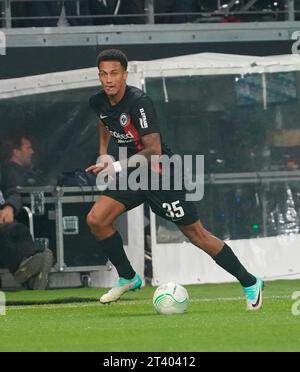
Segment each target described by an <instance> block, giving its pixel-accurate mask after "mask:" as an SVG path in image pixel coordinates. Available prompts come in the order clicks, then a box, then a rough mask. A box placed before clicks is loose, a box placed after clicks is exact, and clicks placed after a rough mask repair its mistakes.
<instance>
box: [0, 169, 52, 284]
mask: <svg viewBox="0 0 300 372" xmlns="http://www.w3.org/2000/svg"><path fill="white" fill-rule="evenodd" d="M3 176H4V175H3V173H2V171H1V167H0V248H1V249H0V263H1V267H2V268H7V269H9V270H10V272H11V273H12V274H13V276H14V278H15V280H16V281H17V282H18V283H19V284H21V285H24V286H26V288H29V289H45V288H46V287H47V283H48V273H49V271H50V269H51V266H52V263H53V255H52V252H51V251H50V250H49V249H45V250H44V251H43V252H40V253H37V251H36V249H35V244H34V242H33V239H32V237H31V234H30V231H29V229H28V227H27V226H26V225H24V224H22V223H19V222H17V221H16V219H15V218H16V216H17V215H18V214H19V212H20V209H21V206H22V201H21V196H20V194H19V193H18V191H17V189H16V187H15V185H12V184H11V185H10V186H5V184H6V185H7V184H9V182H8V181H7V180H5V178H4V177H3Z"/></svg>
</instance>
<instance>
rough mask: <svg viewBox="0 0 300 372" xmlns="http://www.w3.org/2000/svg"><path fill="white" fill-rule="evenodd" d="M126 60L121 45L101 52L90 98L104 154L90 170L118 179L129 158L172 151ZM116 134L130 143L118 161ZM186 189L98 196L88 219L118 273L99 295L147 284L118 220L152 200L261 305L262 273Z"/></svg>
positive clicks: (110, 298) (105, 299)
mask: <svg viewBox="0 0 300 372" xmlns="http://www.w3.org/2000/svg"><path fill="white" fill-rule="evenodd" d="M127 64H128V62H127V57H126V55H125V54H124V53H123V52H121V51H120V50H116V49H110V50H104V51H102V52H101V53H100V54H99V55H98V58H97V67H98V69H99V80H100V82H101V85H102V89H101V90H100V92H99V93H98V94H96V95H94V96H92V97H91V98H90V105H91V107H92V109H93V110H94V111H95V112H96V114H97V116H98V117H99V118H100V123H99V159H100V160H98V162H97V164H95V165H92V166H90V167H88V168H87V169H86V171H87V172H93V173H94V174H97V175H98V177H99V176H101V177H103V179H105V177H106V179H107V178H109V177H110V178H112V179H113V178H114V179H117V180H118V178H119V182H120V178H121V176H120V175H121V174H122V172H124V170H125V169H126V170H128V173H129V174H130V164H132V163H133V162H134V161H135V160H136V159H135V158H137V156H138V155H141V156H144V158H145V159H147V162H149V163H151V157H153V156H158V157H159V156H161V155H163V154H167V155H170V152H169V150H168V149H167V148H166V146H165V145H164V144H163V142H162V140H161V135H160V132H159V128H158V125H157V120H156V113H155V109H154V107H153V104H152V101H151V99H150V98H149V97H148V96H147V95H146V94H145V93H144V92H143V91H142V90H140V89H138V88H135V87H132V86H128V85H127V83H126V80H127V75H128V72H127ZM112 137H113V138H114V139H115V140H116V141H117V142H118V145H119V146H120V147H126V148H127V150H128V158H126V159H121V160H119V161H115V162H113V160H112V159H111V157H110V156H109V155H108V154H107V148H108V144H109V142H110V139H111V138H112ZM170 177H171V178H172V177H174V175H171V176H170ZM171 183H172V182H171ZM186 193H187V192H186V190H184V189H183V190H180V191H178V190H175V189H174V188H173V189H171V190H170V191H166V190H158V191H155V190H151V189H150V190H147V191H145V190H138V191H133V190H131V189H127V190H123V189H121V188H118V187H116V188H115V189H113V188H110V187H107V188H106V190H105V191H104V192H103V193H102V195H101V196H99V198H98V199H97V201H96V203H95V204H94V206H93V207H92V209H91V211H90V213H89V214H88V216H87V223H88V225H89V227H90V229H91V232H92V234H93V235H94V236H95V238H96V239H97V240H99V241H101V246H102V249H103V251H104V253H105V254H106V256H107V257H108V258H109V260H110V261H111V263H112V264H113V265H114V266H115V268H116V269H117V272H118V275H119V279H118V281H117V283H116V284H115V285H114V287H113V288H112V289H110V290H109V291H108V292H107V293H105V294H104V295H103V296H102V297H101V298H100V302H101V303H103V304H106V303H110V302H114V301H117V300H118V299H119V298H120V297H121V296H122V295H123V294H124V293H125V292H127V291H132V290H135V289H137V288H139V287H140V286H141V284H142V281H141V278H140V277H139V275H138V274H137V273H136V272H135V271H134V269H133V267H132V266H131V264H130V262H129V260H128V258H127V256H126V253H125V250H124V248H123V242H122V238H121V236H120V234H119V233H118V231H116V229H115V228H114V227H113V223H114V221H115V220H116V218H117V217H118V216H120V215H121V214H122V213H124V212H125V211H129V210H130V209H132V208H135V207H137V206H138V205H140V204H142V203H144V202H145V201H147V202H148V203H149V205H150V207H151V209H152V210H153V212H155V213H156V214H157V215H159V216H161V217H163V218H165V219H167V220H169V221H172V222H174V223H175V224H176V225H177V226H178V228H179V229H180V230H181V231H182V232H183V234H184V235H185V236H186V237H187V238H188V239H189V240H190V241H191V243H193V244H194V245H195V246H197V247H198V248H200V249H202V250H203V251H205V252H206V253H207V254H209V255H210V256H211V257H212V258H213V260H214V261H215V262H216V263H217V264H218V265H219V266H221V267H222V268H223V269H225V270H226V271H227V272H229V273H230V274H231V275H233V276H234V277H236V278H237V280H238V281H239V282H240V283H241V285H242V287H243V289H244V292H245V296H246V302H247V309H249V310H257V309H259V308H260V307H261V306H262V290H263V287H264V283H263V281H262V279H261V278H259V277H255V276H253V275H252V274H250V273H249V272H248V271H247V270H246V269H245V268H244V266H243V265H242V264H241V262H240V261H239V260H238V258H237V257H236V256H235V254H234V253H233V251H232V250H231V248H230V247H229V246H228V245H227V244H226V243H224V241H222V240H220V239H218V238H217V237H215V236H213V235H212V234H211V233H210V232H208V231H207V230H206V229H205V228H204V227H203V225H202V223H201V222H200V220H199V217H198V214H197V209H196V206H195V204H194V203H193V202H191V201H187V200H186V198H185V195H186Z"/></svg>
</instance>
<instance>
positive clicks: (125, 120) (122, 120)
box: [120, 114, 128, 127]
mask: <svg viewBox="0 0 300 372" xmlns="http://www.w3.org/2000/svg"><path fill="white" fill-rule="evenodd" d="M127 123H128V117H127V115H126V114H122V115H121V116H120V124H121V125H122V127H125V125H126V124H127Z"/></svg>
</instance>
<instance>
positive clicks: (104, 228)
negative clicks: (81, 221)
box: [86, 213, 111, 239]
mask: <svg viewBox="0 0 300 372" xmlns="http://www.w3.org/2000/svg"><path fill="white" fill-rule="evenodd" d="M86 221H87V224H88V226H89V228H90V229H91V233H92V234H93V235H95V237H96V238H97V239H105V238H106V237H107V234H109V233H110V230H111V224H109V223H107V222H105V219H104V218H101V217H100V216H99V217H98V218H97V216H95V214H94V213H89V214H88V215H87V218H86Z"/></svg>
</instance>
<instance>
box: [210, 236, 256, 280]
mask: <svg viewBox="0 0 300 372" xmlns="http://www.w3.org/2000/svg"><path fill="white" fill-rule="evenodd" d="M213 259H214V260H215V262H216V263H217V264H218V265H219V266H221V267H222V268H223V269H224V270H226V271H227V272H229V273H230V274H231V275H233V276H235V277H236V278H237V280H238V281H239V282H240V283H241V285H242V286H243V287H250V286H252V285H254V284H255V283H256V278H255V276H253V275H252V274H250V273H248V271H247V270H246V269H245V268H244V266H243V265H242V264H241V263H240V261H239V259H238V258H237V257H236V255H235V254H234V253H233V251H232V249H231V248H230V247H229V246H228V245H227V244H226V243H224V246H223V248H222V250H221V251H220V252H219V253H218V254H217V255H216V256H215V257H213Z"/></svg>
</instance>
